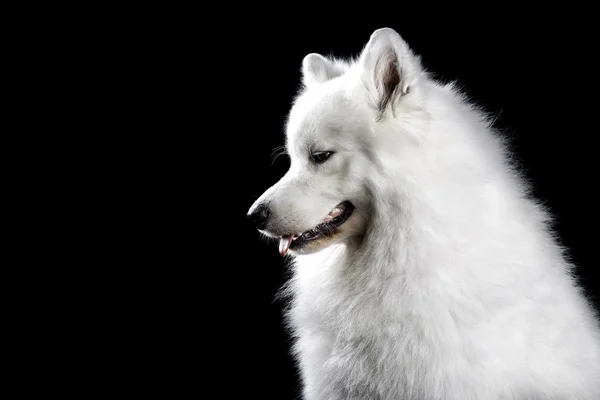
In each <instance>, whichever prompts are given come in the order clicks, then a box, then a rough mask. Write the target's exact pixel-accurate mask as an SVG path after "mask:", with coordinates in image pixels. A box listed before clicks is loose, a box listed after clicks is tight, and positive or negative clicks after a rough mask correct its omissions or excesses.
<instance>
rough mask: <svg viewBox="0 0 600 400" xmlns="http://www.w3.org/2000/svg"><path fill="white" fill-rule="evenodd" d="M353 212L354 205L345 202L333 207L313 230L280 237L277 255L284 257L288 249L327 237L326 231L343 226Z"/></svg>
mask: <svg viewBox="0 0 600 400" xmlns="http://www.w3.org/2000/svg"><path fill="white" fill-rule="evenodd" d="M353 212H354V205H353V204H352V203H351V202H350V201H348V200H345V201H343V202H341V203H339V204H338V205H337V206H335V207H334V208H333V209H332V210H331V211H330V212H329V214H327V216H326V217H325V218H324V219H323V222H321V223H320V224H318V225H316V226H315V227H314V228H311V229H308V230H306V231H304V232H301V233H299V234H298V233H294V234H288V235H282V236H281V237H280V240H279V253H280V254H281V256H285V255H286V254H287V252H288V250H289V249H290V248H293V247H296V248H297V247H298V246H302V245H303V244H304V243H308V242H310V241H313V240H316V239H318V238H320V237H322V236H326V235H328V233H329V232H328V231H330V230H333V229H334V228H337V227H339V226H341V225H343V224H344V223H345V222H346V221H347V220H348V218H350V216H351V215H352V213H353Z"/></svg>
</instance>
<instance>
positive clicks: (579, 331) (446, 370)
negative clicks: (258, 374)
mask: <svg viewBox="0 0 600 400" xmlns="http://www.w3.org/2000/svg"><path fill="white" fill-rule="evenodd" d="M302 76H303V78H302V79H303V88H302V90H301V92H300V93H299V95H298V96H297V98H296V100H295V102H294V104H293V106H292V109H291V111H290V114H289V118H288V121H287V125H286V149H287V153H288V154H289V156H290V160H291V164H290V168H289V171H288V172H287V173H286V174H285V176H284V177H283V178H282V179H281V180H280V181H279V182H277V183H276V184H275V185H274V186H272V187H271V188H269V189H268V190H267V191H266V192H265V193H264V194H263V195H262V196H261V197H260V198H259V199H258V200H256V202H255V203H254V204H253V205H252V207H251V208H250V210H249V212H248V216H249V218H250V219H251V220H252V221H253V223H254V224H256V227H257V229H259V230H260V231H261V232H262V233H263V234H264V235H266V236H268V237H270V238H274V239H277V240H278V241H279V251H280V253H281V254H282V255H289V259H290V262H291V264H292V268H293V272H294V275H293V278H292V279H291V280H290V282H289V285H288V286H287V288H286V289H285V290H286V294H288V295H289V296H290V310H289V315H288V317H289V322H290V326H291V328H292V332H293V334H294V336H295V354H296V356H297V359H298V364H299V368H300V371H301V377H302V383H303V397H304V398H305V399H307V400H500V399H502V400H525V399H528V400H542V399H556V400H567V399H573V400H574V399H578V400H599V399H600V328H599V326H598V319H597V316H596V314H595V313H594V311H593V309H592V307H591V306H590V305H589V303H588V302H587V300H586V299H585V297H584V295H583V294H582V291H581V290H580V288H579V287H578V285H577V283H576V280H575V279H574V277H573V276H574V275H573V273H572V266H571V265H570V264H569V262H568V260H567V259H566V257H565V255H564V254H563V249H562V248H561V245H560V244H559V242H558V240H557V239H556V238H555V236H554V234H553V232H552V229H551V226H550V224H549V212H547V211H546V210H545V209H543V207H541V206H540V205H539V204H538V203H537V202H536V201H535V200H534V199H532V198H531V195H530V193H529V189H528V187H527V184H526V183H525V181H524V179H523V178H522V177H521V176H520V175H519V173H518V171H517V170H516V168H515V167H513V166H512V165H511V164H510V163H509V160H510V157H509V155H508V153H507V149H506V147H507V146H505V144H504V143H503V141H502V140H501V138H500V136H499V135H497V134H496V133H495V131H494V130H493V128H492V127H491V122H490V120H489V119H488V118H487V116H486V115H485V114H484V113H483V112H481V111H480V110H478V109H476V108H474V107H473V106H471V105H470V104H468V102H467V101H466V100H465V98H464V97H462V96H461V94H460V93H459V92H458V90H456V88H455V87H454V86H453V85H447V84H441V83H438V82H436V81H434V80H433V79H432V78H431V77H430V76H428V74H427V72H426V71H425V70H424V69H423V67H422V65H421V62H420V59H419V57H418V56H416V55H415V54H413V52H412V50H411V49H410V48H409V46H408V45H407V44H406V43H405V42H404V41H403V39H402V38H401V37H400V36H399V34H398V33H396V32H395V31H394V30H392V29H388V28H385V29H379V30H377V31H375V32H374V33H373V34H372V35H371V38H370V40H369V42H368V43H367V45H366V46H365V47H364V49H363V51H362V53H361V54H360V56H359V57H357V58H356V59H355V60H349V61H345V60H339V59H331V58H327V57H324V56H322V55H319V54H309V55H307V56H306V57H305V58H304V60H303V62H302Z"/></svg>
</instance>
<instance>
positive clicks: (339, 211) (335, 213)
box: [328, 207, 344, 219]
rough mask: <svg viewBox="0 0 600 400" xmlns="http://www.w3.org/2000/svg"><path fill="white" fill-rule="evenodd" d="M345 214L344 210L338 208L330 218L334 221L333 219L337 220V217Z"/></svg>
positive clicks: (330, 214)
mask: <svg viewBox="0 0 600 400" xmlns="http://www.w3.org/2000/svg"><path fill="white" fill-rule="evenodd" d="M343 212H344V209H343V208H340V207H336V208H334V209H333V210H331V212H330V213H329V215H328V217H331V219H333V218H336V217H339V216H340V215H342V213H343Z"/></svg>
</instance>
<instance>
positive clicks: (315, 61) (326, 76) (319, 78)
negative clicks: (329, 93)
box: [302, 53, 344, 87]
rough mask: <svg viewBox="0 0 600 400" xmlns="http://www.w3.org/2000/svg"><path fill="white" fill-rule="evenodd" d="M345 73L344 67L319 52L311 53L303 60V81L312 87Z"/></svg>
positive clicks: (305, 84)
mask: <svg viewBox="0 0 600 400" xmlns="http://www.w3.org/2000/svg"><path fill="white" fill-rule="evenodd" d="M343 73H344V68H342V66H341V65H340V64H339V63H337V62H334V61H332V60H329V59H328V58H325V57H323V56H322V55H320V54H317V53H310V54H308V55H307V56H306V57H304V59H303V60H302V83H304V86H306V87H310V86H313V85H316V84H319V83H323V82H326V81H328V80H330V79H333V78H337V77H338V76H340V75H342V74H343Z"/></svg>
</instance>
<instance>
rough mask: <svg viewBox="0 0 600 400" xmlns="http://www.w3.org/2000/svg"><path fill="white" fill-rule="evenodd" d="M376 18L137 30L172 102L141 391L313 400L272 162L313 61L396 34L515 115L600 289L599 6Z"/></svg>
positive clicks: (514, 126) (156, 177) (277, 14)
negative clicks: (278, 236)
mask: <svg viewBox="0 0 600 400" xmlns="http://www.w3.org/2000/svg"><path fill="white" fill-rule="evenodd" d="M369 6H370V7H372V8H367V9H363V8H357V7H349V6H348V5H340V6H339V7H340V10H339V12H338V13H337V14H328V15H325V14H323V13H322V11H321V10H320V9H319V5H318V4H316V3H312V4H310V5H302V7H301V9H298V10H296V9H293V8H290V9H288V10H283V9H280V10H275V9H271V8H268V7H265V9H259V8H248V9H243V8H241V6H239V7H238V6H235V7H233V6H232V9H231V10H230V11H229V12H228V13H227V14H216V13H213V12H209V11H208V10H204V13H203V14H201V15H198V14H195V15H198V19H196V17H193V18H191V17H190V15H186V12H185V11H181V12H174V13H172V14H169V17H166V16H165V17H164V18H163V19H158V20H157V21H158V22H156V23H155V22H154V21H153V22H152V23H150V24H149V25H150V28H149V29H150V31H151V32H152V34H151V35H150V36H146V35H147V32H148V31H144V32H141V33H139V34H134V35H133V37H134V38H137V39H135V40H133V41H132V42H131V46H129V47H128V49H129V50H130V51H131V52H132V54H135V52H136V51H137V50H136V45H137V44H139V43H144V44H145V45H146V46H148V47H149V48H150V54H151V57H150V58H149V59H148V60H147V61H148V62H155V65H154V66H153V68H154V70H153V71H154V74H156V75H155V77H157V76H158V78H157V79H156V80H155V81H154V80H153V79H151V78H149V79H148V81H147V85H143V86H144V88H145V91H146V92H145V93H147V94H148V96H149V98H152V99H155V98H159V97H160V102H159V104H160V107H155V108H152V110H153V111H152V112H148V113H147V114H144V115H143V117H142V118H145V119H146V121H145V122H146V123H147V124H148V125H152V124H153V123H154V121H155V120H156V122H157V125H160V127H161V128H164V129H163V133H162V134H161V135H158V136H148V137H147V138H145V139H144V140H145V141H148V140H155V142H154V143H153V144H152V145H153V148H154V149H160V151H154V152H152V154H149V155H146V156H145V157H147V158H148V159H149V160H151V165H152V168H153V169H152V179H151V183H150V185H151V186H154V185H156V187H155V188H154V189H153V192H152V195H155V199H158V198H160V199H161V201H162V199H164V203H162V202H161V201H155V207H156V208H157V209H155V210H154V211H156V213H154V211H150V214H151V215H152V218H148V219H145V220H144V221H145V222H144V223H145V224H147V225H148V226H149V228H148V229H149V231H151V232H153V233H156V237H154V238H153V239H152V240H151V241H149V242H148V243H146V244H144V245H143V246H142V248H141V249H139V253H140V254H143V255H144V257H145V258H144V259H147V260H151V265H156V266H155V267H154V266H153V267H148V268H144V267H140V270H139V275H137V276H136V288H140V289H141V292H142V293H144V295H141V296H140V297H139V298H136V299H135V301H132V302H130V303H129V304H133V305H132V306H131V309H128V310H129V311H131V312H130V313H129V314H128V315H129V316H132V315H133V317H131V318H132V319H129V320H128V322H127V323H128V324H133V325H135V324H137V323H138V321H143V322H140V325H141V326H144V328H143V329H142V331H143V333H141V334H136V335H132V336H131V337H130V338H129V343H130V344H131V346H133V347H138V348H139V349H140V353H141V354H143V356H142V360H141V361H140V360H139V359H137V360H136V363H138V364H145V365H146V368H147V369H148V370H150V371H153V372H155V373H156V375H154V374H152V376H156V377H157V378H156V379H149V378H148V379H143V380H142V381H141V382H140V385H143V386H145V387H147V388H152V387H153V386H154V385H158V384H160V383H161V382H162V383H163V384H165V382H166V381H165V379H166V378H165V376H167V375H173V376H174V377H175V380H174V381H169V383H168V384H167V386H168V387H169V388H170V390H171V391H176V390H177V389H179V388H183V387H185V388H186V391H187V390H188V389H191V390H192V391H195V392H197V393H200V394H202V393H205V392H206V390H207V388H209V389H210V391H213V390H215V391H216V392H218V393H220V394H215V395H212V396H208V397H206V396H205V395H204V396H200V397H201V398H249V399H250V398H261V399H271V398H273V399H294V398H297V396H298V395H299V387H298V378H297V374H296V370H295V368H294V363H293V360H292V358H291V356H290V355H289V346H290V343H289V337H288V335H287V333H286V332H285V330H284V327H283V325H282V318H281V311H282V307H283V304H281V303H279V302H276V301H275V294H276V293H277V291H278V289H279V288H280V287H281V285H282V284H283V282H285V279H286V277H287V273H288V271H287V270H286V268H285V266H284V265H283V260H282V258H281V257H280V256H279V255H278V252H277V249H276V246H275V245H274V244H271V245H267V244H266V243H265V242H264V241H262V240H260V239H259V234H258V233H257V232H256V230H255V229H254V228H253V227H252V226H251V224H250V223H249V222H248V221H247V219H246V212H247V210H248V208H249V207H250V205H251V204H252V203H253V202H254V200H255V199H256V198H257V197H258V196H259V195H260V194H261V193H262V192H263V191H264V190H266V189H267V188H268V187H269V186H270V185H272V184H273V183H275V182H276V181H277V180H278V179H279V178H280V177H281V176H282V175H283V174H284V173H285V172H286V170H287V167H288V160H287V158H286V156H281V157H279V158H277V160H275V161H273V158H272V152H273V150H274V148H275V147H277V146H280V145H282V144H283V126H284V120H285V117H286V115H287V112H288V110H289V107H290V104H291V101H292V99H293V96H294V95H295V93H296V90H297V88H298V86H299V79H300V66H301V62H302V59H303V57H304V56H305V55H306V54H308V53H311V52H318V53H322V54H333V55H336V56H351V55H357V54H358V53H359V52H360V51H361V49H362V47H363V46H364V45H365V44H366V42H367V41H368V39H369V36H370V35H371V33H372V32H373V31H374V30H375V29H378V28H382V27H390V28H394V29H395V30H396V31H397V32H399V33H400V34H401V35H402V36H403V38H404V39H405V40H406V41H407V42H408V43H409V45H410V46H411V47H412V48H413V50H414V51H415V52H416V53H417V54H419V55H421V57H422V61H423V64H424V65H425V67H426V68H427V69H428V70H429V71H431V72H433V73H434V74H435V75H436V76H437V77H439V78H441V79H443V80H444V81H449V80H458V81H459V82H460V83H461V85H462V87H463V88H464V89H465V90H466V92H467V93H468V95H469V96H470V97H471V99H472V100H473V101H475V102H477V103H478V104H480V105H482V106H484V107H485V109H486V110H488V111H491V112H492V113H494V114H496V115H499V118H498V121H497V123H496V126H497V127H498V128H499V129H500V130H502V131H503V132H504V134H505V135H508V136H509V137H510V138H511V140H512V144H513V150H514V152H515V154H516V155H517V156H518V161H519V162H520V163H521V166H522V169H523V170H524V172H525V175H526V176H527V177H528V178H529V179H530V181H531V182H532V184H533V187H534V192H535V194H536V195H537V197H538V198H539V199H541V200H542V201H544V202H545V204H546V205H547V206H549V207H550V209H551V211H552V213H553V215H554V217H555V220H556V224H555V228H556V230H557V232H558V235H559V238H560V240H561V241H562V243H563V244H564V245H565V246H567V247H568V248H569V251H570V253H569V254H570V256H571V257H572V259H573V261H574V262H575V263H576V264H577V266H578V269H577V272H578V275H579V276H580V278H581V282H582V283H583V285H584V286H585V287H586V289H587V290H588V294H589V295H590V298H592V296H595V295H598V294H600V291H599V286H600V285H599V283H600V281H599V278H598V277H597V274H596V267H597V262H596V254H597V244H596V238H597V235H596V232H597V228H596V227H597V223H598V217H597V213H596V210H597V195H596V193H597V192H596V187H595V186H596V182H597V167H596V160H597V150H596V142H597V138H596V135H597V131H598V129H597V116H598V112H597V110H596V108H597V103H598V102H597V100H596V98H597V89H598V85H597V83H596V78H597V69H598V62H597V61H596V54H595V52H596V46H595V43H594V39H593V37H594V36H593V35H592V34H593V33H594V28H593V26H592V25H589V24H588V22H587V21H586V18H585V17H586V16H587V15H589V14H591V11H589V10H588V11H586V10H577V11H576V12H573V11H570V12H567V11H566V10H554V11H552V10H550V9H548V8H546V9H544V10H537V11H536V10H534V13H531V15H524V13H523V10H521V9H515V10H509V11H508V12H502V13H501V11H506V10H501V9H500V8H497V9H490V10H475V9H474V10H469V12H464V13H458V14H456V15H452V16H450V15H449V14H448V13H446V12H442V11H439V10H436V9H435V7H433V6H432V7H431V9H428V10H420V11H413V10H410V11H409V10H405V9H403V8H402V7H388V6H386V5H383V4H375V3H373V4H370V5H369ZM344 12H346V14H344ZM234 14H235V16H234ZM430 14H436V17H435V18H432V17H431V16H430ZM165 19H169V21H168V23H163V22H161V21H164V20H165ZM149 37H151V39H149ZM155 46H156V53H153V49H154V48H155ZM129 56H130V57H131V54H130V55H129ZM134 57H135V56H134ZM159 65H160V67H158V66H159ZM163 66H164V69H163V68H162V67H163ZM136 72H137V71H135V70H134V71H131V74H132V75H135V74H136ZM156 93H161V95H160V96H159V95H157V94H156ZM162 93H165V94H164V95H162ZM138 95H139V94H138ZM161 107H164V108H162V111H157V112H158V113H159V114H160V115H159V116H157V115H154V110H157V109H160V108H161ZM158 120H159V121H158ZM148 121H149V122H148ZM155 138H156V139H155ZM145 168H146V166H145V165H140V166H139V169H140V170H142V171H144V170H145ZM146 171H147V170H146ZM133 181H135V180H134V179H132V182H133ZM135 206H136V205H135V204H134V205H132V207H134V208H135ZM156 226H160V227H161V228H160V229H158V228H156ZM163 227H164V228H163ZM134 259H135V258H134ZM133 261H134V260H132V262H133ZM148 265H150V264H148ZM136 295H137V294H136ZM593 301H595V304H596V306H598V304H599V303H598V301H597V300H593ZM140 315H142V316H140ZM132 321H133V322H132ZM150 339H151V340H150ZM140 343H144V345H143V346H142V345H140ZM136 354H138V353H136ZM206 371H209V373H208V374H207V373H206ZM207 376H208V378H207Z"/></svg>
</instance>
